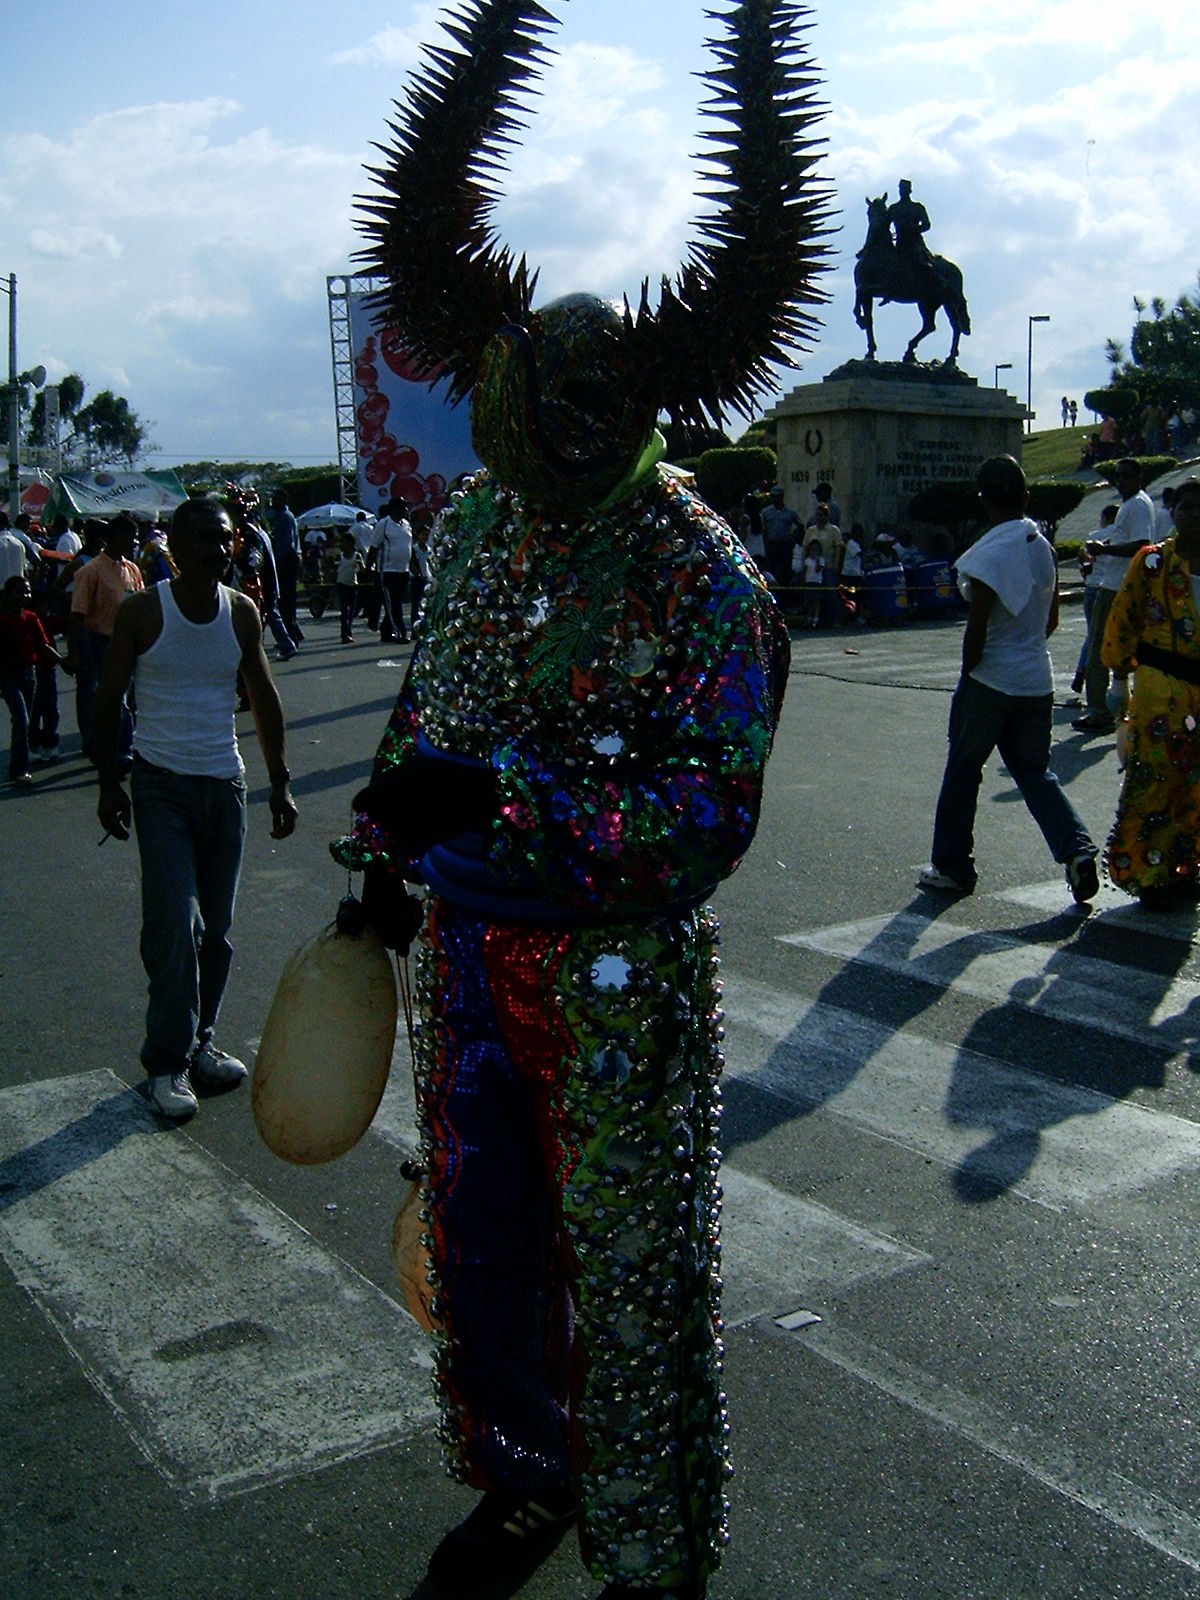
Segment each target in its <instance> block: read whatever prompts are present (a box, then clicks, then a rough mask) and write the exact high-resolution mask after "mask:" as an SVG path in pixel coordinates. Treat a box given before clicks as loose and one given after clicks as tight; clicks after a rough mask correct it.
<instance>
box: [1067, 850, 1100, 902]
mask: <svg viewBox="0 0 1200 1600" xmlns="http://www.w3.org/2000/svg"><path fill="white" fill-rule="evenodd" d="M1067 884H1068V886H1069V888H1070V890H1071V893H1072V894H1073V895H1074V897H1075V904H1076V905H1078V906H1085V905H1087V903H1088V901H1089V900H1094V899H1095V898H1096V896H1097V895H1098V894H1099V893H1100V874H1099V873H1098V872H1097V871H1096V858H1095V856H1091V855H1088V854H1087V853H1086V852H1084V853H1083V854H1082V855H1077V856H1076V857H1075V859H1074V860H1073V861H1068V862H1067Z"/></svg>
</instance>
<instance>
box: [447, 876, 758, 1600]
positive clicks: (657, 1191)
mask: <svg viewBox="0 0 1200 1600" xmlns="http://www.w3.org/2000/svg"><path fill="white" fill-rule="evenodd" d="M715 939H716V928H715V923H714V922H713V920H712V918H711V917H710V916H709V915H707V914H694V915H688V916H684V917H671V918H662V919H659V920H654V921H649V920H647V921H643V922H642V923H641V924H637V925H632V924H631V925H621V926H619V927H614V926H612V925H608V926H605V927H587V928H576V929H571V930H569V931H567V930H564V929H562V928H540V927H527V926H526V927H522V926H517V925H514V924H503V925H501V924H496V923H489V922H486V921H482V920H480V919H478V918H477V917H475V916H473V915H470V914H467V913H465V912H463V911H461V910H459V909H457V908H455V907H452V906H450V905H449V904H448V903H447V902H446V901H444V900H435V901H434V902H433V905H432V909H431V913H430V918H429V922H428V926H427V936H426V939H425V941H424V945H423V950H422V955H421V961H420V967H419V979H418V982H419V989H420V1002H421V1006H420V1009H421V1016H422V1022H421V1026H420V1029H419V1033H418V1043H417V1057H418V1060H417V1094H418V1108H419V1113H420V1116H421V1119H422V1125H423V1134H424V1142H425V1157H426V1160H427V1163H428V1169H429V1188H430V1195H429V1201H428V1211H429V1219H430V1220H429V1233H428V1235H427V1236H426V1237H427V1242H428V1243H429V1244H430V1250H431V1264H432V1267H433V1270H434V1272H435V1274H436V1277H437V1282H438V1298H437V1300H436V1301H435V1306H434V1309H435V1312H436V1314H438V1315H439V1317H440V1319H441V1321H442V1324H443V1328H444V1334H443V1337H442V1339H441V1343H440V1350H439V1360H438V1375H439V1384H440V1392H441V1400H442V1406H443V1415H444V1422H443V1436H444V1438H445V1440H446V1443H447V1445H448V1448H449V1451H450V1454H451V1457H452V1464H453V1470H454V1472H455V1473H456V1475H457V1476H459V1477H461V1478H462V1479H463V1480H464V1481H466V1482H468V1483H470V1484H472V1485H474V1486H475V1487H476V1488H480V1489H493V1488H500V1489H506V1490H510V1491H513V1492H515V1493H518V1494H522V1495H523V1494H530V1493H536V1492H538V1491H545V1490H546V1489H549V1488H555V1487H560V1486H562V1485H564V1484H566V1483H568V1482H570V1481H572V1480H573V1481H574V1484H575V1487H576V1493H577V1497H578V1502H579V1509H580V1538H581V1544H582V1548H583V1556H584V1560H585V1562H586V1563H587V1565H588V1567H589V1568H590V1570H591V1572H592V1574H593V1575H594V1576H595V1577H597V1578H600V1579H622V1580H625V1581H627V1582H632V1583H635V1584H637V1583H641V1584H645V1585H659V1586H663V1587H666V1586H668V1585H670V1584H672V1583H680V1582H685V1581H688V1580H701V1579H703V1578H705V1577H706V1576H707V1575H708V1574H709V1573H710V1572H711V1571H712V1570H713V1568H714V1567H715V1566H716V1564H717V1552H718V1549H719V1547H720V1545H721V1544H723V1542H724V1540H725V1537H726V1534H725V1501H724V1479H725V1476H726V1473H727V1471H728V1468H727V1465H726V1443H725V1432H726V1424H725V1411H724V1397H723V1395H722V1393H721V1388H720V1367H721V1345H720V1340H719V1327H720V1324H719V1321H718V1315H717V1310H718V1308H717V1291H718V1287H719V1284H718V1280H717V1277H716V1269H717V1256H718V1242H717V1214H718V1195H719V1191H718V1188H717V1183H716V1171H717V1162H718V1152H717V1149H716V1142H715V1136H716V1127H717V1118H718V1114H719V1093H718V1089H717V1079H718V1075H719V1072H720V1067H721V1052H720V1047H719V1043H718V1029H719V1022H720V1013H719V1011H718V1009H717V994H718V991H717V985H716V966H717V962H716V956H715Z"/></svg>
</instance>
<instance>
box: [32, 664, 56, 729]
mask: <svg viewBox="0 0 1200 1600" xmlns="http://www.w3.org/2000/svg"><path fill="white" fill-rule="evenodd" d="M29 742H30V744H31V745H33V746H34V747H35V748H37V747H39V746H40V747H42V748H45V749H49V748H51V747H53V746H54V745H56V744H57V743H58V668H57V667H56V666H55V664H54V662H53V661H48V662H46V664H45V665H44V666H39V667H38V668H37V688H36V689H35V691H34V696H33V716H32V717H31V718H30V722H29Z"/></svg>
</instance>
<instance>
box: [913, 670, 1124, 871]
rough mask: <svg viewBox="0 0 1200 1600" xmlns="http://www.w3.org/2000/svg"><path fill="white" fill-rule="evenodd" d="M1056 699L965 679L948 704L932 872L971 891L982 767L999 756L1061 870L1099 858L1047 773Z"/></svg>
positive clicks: (1057, 782)
mask: <svg viewBox="0 0 1200 1600" xmlns="http://www.w3.org/2000/svg"><path fill="white" fill-rule="evenodd" d="M1053 704H1054V697H1053V695H1049V694H1039V695H1012V694H1002V693H1001V692H1000V690H999V689H989V688H988V687H987V685H986V684H982V683H978V682H976V680H975V679H974V678H962V679H960V681H959V685H958V688H957V689H956V690H955V691H954V698H953V700H952V701H951V702H950V753H949V755H948V756H947V758H946V772H945V776H944V777H943V778H942V790H941V793H940V794H939V795H938V803H937V813H936V815H935V817H934V823H933V854H932V860H933V865H934V866H935V868H936V869H937V870H938V871H939V872H944V873H946V874H947V875H948V876H949V877H951V878H957V880H958V881H959V883H961V884H963V885H965V886H968V887H973V886H974V883H975V878H976V872H975V858H974V847H975V808H976V805H977V804H978V802H979V786H980V784H981V783H982V782H983V767H984V763H985V762H986V761H987V759H988V757H989V756H990V755H991V753H992V751H993V750H998V751H999V752H1000V759H1001V760H1002V761H1003V762H1004V765H1005V766H1006V767H1007V768H1008V771H1009V774H1010V776H1011V777H1012V780H1013V782H1014V783H1015V784H1016V786H1017V788H1018V789H1019V790H1020V791H1021V798H1022V800H1024V802H1025V804H1026V805H1027V806H1028V807H1029V811H1030V815H1031V816H1032V817H1033V820H1034V821H1035V822H1036V823H1037V825H1038V827H1039V828H1040V829H1041V830H1042V835H1043V837H1044V838H1045V840H1046V843H1047V844H1048V845H1049V846H1050V853H1051V854H1052V855H1053V857H1054V859H1055V861H1058V862H1060V863H1063V862H1067V861H1073V860H1074V859H1075V857H1076V856H1078V855H1092V856H1094V855H1095V854H1096V847H1095V845H1094V844H1093V843H1092V841H1091V838H1090V837H1089V835H1088V831H1087V829H1086V828H1085V827H1084V825H1083V823H1082V821H1081V820H1080V817H1079V813H1078V812H1077V811H1076V810H1075V807H1074V806H1073V805H1072V804H1071V802H1070V801H1069V800H1068V799H1067V796H1066V794H1065V793H1064V792H1063V788H1062V785H1061V784H1060V783H1059V781H1058V779H1057V778H1056V777H1055V775H1054V774H1053V773H1052V772H1051V771H1050V770H1049V762H1050V729H1051V712H1052V708H1053Z"/></svg>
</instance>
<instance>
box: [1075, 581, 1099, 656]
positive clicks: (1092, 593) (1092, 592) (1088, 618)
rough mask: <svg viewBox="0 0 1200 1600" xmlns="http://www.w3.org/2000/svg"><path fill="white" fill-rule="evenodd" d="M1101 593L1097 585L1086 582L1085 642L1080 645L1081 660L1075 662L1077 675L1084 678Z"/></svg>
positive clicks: (1084, 609)
mask: <svg viewBox="0 0 1200 1600" xmlns="http://www.w3.org/2000/svg"><path fill="white" fill-rule="evenodd" d="M1099 593H1100V591H1099V589H1098V588H1097V587H1096V585H1095V584H1094V583H1093V584H1086V583H1085V584H1084V586H1083V622H1084V631H1083V643H1082V644H1081V645H1080V646H1079V660H1078V661H1077V662H1076V663H1075V676H1076V677H1077V678H1082V677H1083V675H1084V672H1085V670H1086V668H1087V658H1088V645H1089V644H1090V643H1091V639H1092V618H1093V617H1094V616H1095V614H1096V596H1097V595H1098V594H1099Z"/></svg>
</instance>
